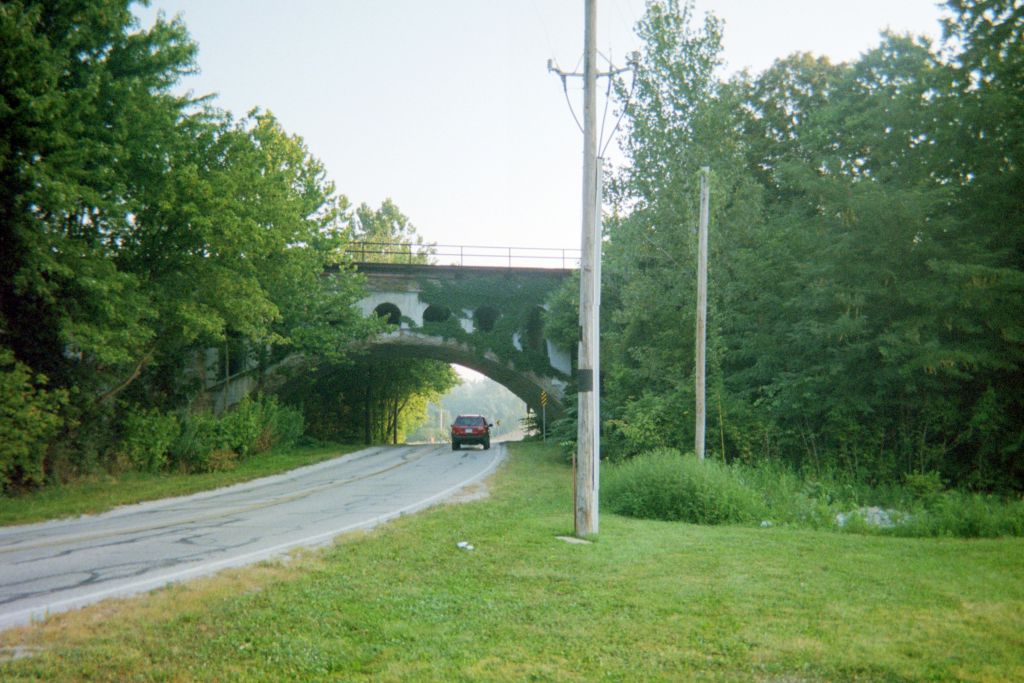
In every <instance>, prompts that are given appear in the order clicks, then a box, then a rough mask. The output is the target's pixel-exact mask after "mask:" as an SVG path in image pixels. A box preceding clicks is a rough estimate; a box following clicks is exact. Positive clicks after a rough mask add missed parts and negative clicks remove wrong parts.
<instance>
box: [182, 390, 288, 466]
mask: <svg viewBox="0 0 1024 683" xmlns="http://www.w3.org/2000/svg"><path fill="white" fill-rule="evenodd" d="M304 431H305V422H304V420H303V417H302V413H301V412H300V411H299V410H298V409H296V408H292V407H290V406H285V405H281V404H280V403H279V402H278V401H277V399H276V398H275V397H273V396H260V397H258V398H256V399H255V400H253V399H251V398H248V397H247V398H244V399H242V401H241V402H239V404H238V405H237V406H235V407H234V408H233V409H232V410H231V411H229V412H227V413H225V414H224V415H222V416H221V417H220V418H219V419H218V418H216V417H214V416H213V415H211V414H209V413H197V414H194V415H190V416H188V418H186V419H185V422H184V424H183V425H182V429H181V434H180V436H179V437H178V439H177V441H176V442H175V444H174V446H173V447H172V448H171V454H172V456H173V462H174V464H175V465H177V466H178V467H179V468H181V469H183V470H185V471H187V472H212V471H216V470H221V469H231V468H233V467H234V465H235V462H236V461H237V460H239V459H241V458H245V457H248V456H251V455H254V454H257V453H265V452H266V451H269V450H270V449H272V448H277V447H284V448H288V447H290V446H293V445H295V443H296V442H297V441H298V440H299V438H300V437H301V436H302V434H303V432H304ZM225 452H231V453H233V456H232V457H231V458H228V457H227V456H226V455H225Z"/></svg>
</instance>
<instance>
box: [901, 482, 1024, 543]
mask: <svg viewBox="0 0 1024 683" xmlns="http://www.w3.org/2000/svg"><path fill="white" fill-rule="evenodd" d="M892 531H893V533H895V534H897V535H900V536H958V537H961V538H995V537H997V536H1024V501H1022V500H1005V499H1002V498H999V497H998V496H992V495H983V494H978V493H965V492H962V491H945V492H944V493H942V494H941V495H936V496H934V497H933V498H932V499H931V500H930V501H929V502H928V504H926V505H923V506H921V507H918V508H915V509H914V510H913V512H912V513H911V515H910V519H909V520H908V521H907V522H906V523H905V524H902V525H900V526H897V527H896V528H895V529H893V530H892Z"/></svg>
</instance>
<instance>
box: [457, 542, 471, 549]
mask: <svg viewBox="0 0 1024 683" xmlns="http://www.w3.org/2000/svg"><path fill="white" fill-rule="evenodd" d="M455 546H456V547H457V548H462V549H463V550H475V548H473V546H471V545H470V544H469V541H459V542H458V543H456V544H455Z"/></svg>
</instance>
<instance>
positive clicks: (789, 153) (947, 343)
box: [563, 0, 1024, 490]
mask: <svg viewBox="0 0 1024 683" xmlns="http://www.w3.org/2000/svg"><path fill="white" fill-rule="evenodd" d="M692 14H693V12H692V5H691V4H690V3H688V2H677V1H676V0H656V1H654V2H651V3H649V5H648V10H647V13H646V15H645V17H644V18H643V20H642V21H641V22H640V24H639V26H638V30H639V35H640V37H641V38H642V40H643V42H644V50H643V53H642V57H641V60H640V63H639V65H638V67H637V70H636V85H635V87H634V88H633V94H632V98H631V99H630V100H629V102H628V103H627V104H626V105H625V107H626V116H625V121H626V127H627V135H626V136H625V140H624V144H623V149H624V152H625V154H626V155H627V157H628V161H629V163H628V164H627V165H626V167H625V168H623V169H622V170H620V171H619V172H617V173H615V174H614V176H613V178H612V179H611V182H610V183H609V185H610V193H609V194H610V196H611V198H612V202H613V203H612V214H611V216H609V217H608V218H607V219H606V229H607V241H606V243H605V254H604V259H605V260H604V298H603V304H602V310H603V320H602V342H603V347H602V364H603V372H604V384H603V409H602V410H603V417H604V418H605V420H604V425H603V428H604V431H605V440H604V444H605V455H606V456H610V457H613V458H615V457H621V456H630V455H633V454H636V453H640V452H643V451H645V450H649V449H652V448H658V447H664V446H678V445H679V444H688V443H692V439H693V409H692V406H693V405H694V389H693V368H694V352H693V348H694V329H695V326H694V313H693V311H694V300H695V288H696V287H695V275H694V273H695V270H696V239H697V238H696V231H695V226H696V224H697V218H698V214H697V210H698V200H699V196H698V181H699V175H700V168H701V167H702V166H708V167H710V168H711V169H712V171H711V172H712V176H711V187H712V199H711V208H712V212H711V221H710V224H711V240H710V242H711V250H710V290H709V291H710V299H709V333H708V335H709V336H708V349H709V351H708V432H707V433H708V450H709V452H710V453H712V454H714V455H715V456H717V457H720V458H722V459H726V460H729V461H731V460H734V459H740V460H744V461H750V462H754V461H760V460H765V459H767V460H772V461H783V462H786V463H789V464H791V465H793V466H795V467H797V468H801V469H804V470H806V471H810V472H812V473H817V474H820V473H822V472H825V471H829V470H840V471H844V472H850V473H854V474H855V475H857V476H858V477H860V478H862V479H864V480H868V481H876V482H877V481H896V480H899V478H900V475H902V474H905V473H912V472H922V473H924V472H938V473H939V475H940V476H941V478H942V480H944V481H946V482H949V483H956V484H961V485H969V486H973V487H976V488H981V489H1007V488H1012V489H1017V490H1021V489H1024V398H1022V396H1024V394H1022V392H1021V387H1022V386H1024V376H1022V362H1024V272H1022V267H1024V174H1022V169H1021V162H1022V159H1024V148H1022V140H1024V128H1022V126H1024V123H1022V122H1024V79H1022V69H1021V65H1022V64H1024V40H1022V35H1021V34H1022V31H1024V12H1022V9H1021V7H1020V3H1019V2H1015V1H1014V0H986V1H984V2H983V1H981V0H977V1H960V0H952V1H951V2H949V3H948V15H949V18H948V25H947V27H946V30H947V33H948V35H949V36H950V37H951V38H953V39H954V40H951V41H950V42H949V43H948V45H947V46H946V49H945V50H940V49H939V48H937V47H936V46H934V45H931V44H930V43H929V42H928V41H927V40H924V39H920V38H913V37H910V36H901V35H892V34H884V35H883V36H882V38H881V42H880V44H879V45H878V46H877V47H876V48H874V49H872V50H870V51H868V52H866V53H865V54H863V55H862V56H861V57H860V58H859V59H857V60H856V61H855V62H852V63H846V64H832V63H830V62H829V61H828V60H827V59H825V58H818V57H813V56H811V55H807V54H795V55H791V56H789V57H786V58H784V59H780V60H778V61H777V62H776V63H775V64H774V65H773V66H772V67H771V68H769V69H768V70H766V71H765V72H764V73H761V74H758V75H750V74H746V73H744V74H741V75H739V76H736V77H734V78H732V79H730V80H722V79H721V78H720V77H719V76H718V75H717V74H718V72H717V71H716V67H717V65H718V56H719V53H720V48H721V46H720V39H721V35H722V30H723V27H722V25H721V24H720V22H719V21H718V20H716V19H715V18H714V17H713V16H708V17H707V18H706V19H705V20H704V23H703V24H701V25H695V24H696V22H695V21H694V17H693V16H692ZM621 92H622V94H625V93H626V92H627V88H626V87H625V86H624V87H622V89H621ZM563 322H564V321H563ZM565 326H566V327H567V326H568V325H565Z"/></svg>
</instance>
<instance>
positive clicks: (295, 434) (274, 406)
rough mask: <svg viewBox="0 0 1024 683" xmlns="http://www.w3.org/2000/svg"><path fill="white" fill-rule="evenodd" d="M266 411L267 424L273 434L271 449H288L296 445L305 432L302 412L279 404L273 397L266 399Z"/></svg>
mask: <svg viewBox="0 0 1024 683" xmlns="http://www.w3.org/2000/svg"><path fill="white" fill-rule="evenodd" d="M267 410H268V412H269V413H270V415H269V417H270V420H269V422H270V425H271V430H272V434H273V438H272V441H271V444H270V445H271V447H273V448H277V447H282V448H290V447H292V446H294V445H295V444H296V443H298V441H299V439H300V438H302V435H303V434H304V433H305V432H306V421H305V419H304V418H303V416H302V411H301V410H299V409H298V408H293V407H291V406H285V405H281V404H279V403H278V402H277V399H276V398H274V397H273V396H270V397H269V398H267Z"/></svg>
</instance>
